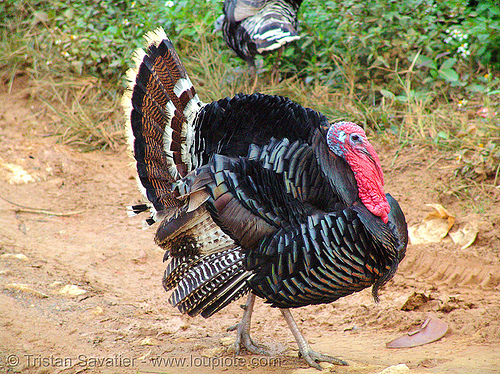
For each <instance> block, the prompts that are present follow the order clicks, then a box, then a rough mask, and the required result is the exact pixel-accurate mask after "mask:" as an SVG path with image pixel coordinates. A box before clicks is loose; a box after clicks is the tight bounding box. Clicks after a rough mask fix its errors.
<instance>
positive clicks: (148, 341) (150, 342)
mask: <svg viewBox="0 0 500 374" xmlns="http://www.w3.org/2000/svg"><path fill="white" fill-rule="evenodd" d="M139 345H158V340H156V339H155V338H152V337H151V336H147V337H145V338H144V339H142V340H141V341H140V342H139Z"/></svg>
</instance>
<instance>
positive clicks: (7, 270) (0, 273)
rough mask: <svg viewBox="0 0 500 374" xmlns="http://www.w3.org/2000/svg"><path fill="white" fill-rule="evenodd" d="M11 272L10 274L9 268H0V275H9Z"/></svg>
mask: <svg viewBox="0 0 500 374" xmlns="http://www.w3.org/2000/svg"><path fill="white" fill-rule="evenodd" d="M11 274H12V271H10V270H9V269H6V270H5V269H2V270H0V275H11Z"/></svg>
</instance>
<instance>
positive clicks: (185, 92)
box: [123, 28, 203, 221]
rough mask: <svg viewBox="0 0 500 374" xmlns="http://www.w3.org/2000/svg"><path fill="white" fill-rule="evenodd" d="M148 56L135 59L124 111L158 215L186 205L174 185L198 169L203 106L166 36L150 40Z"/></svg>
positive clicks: (142, 181)
mask: <svg viewBox="0 0 500 374" xmlns="http://www.w3.org/2000/svg"><path fill="white" fill-rule="evenodd" d="M145 38H146V40H147V44H148V46H147V49H146V51H143V50H138V51H137V52H136V54H135V59H136V64H137V67H136V69H132V70H131V71H129V72H128V74H127V77H128V79H129V91H128V92H127V93H126V94H125V95H124V99H123V107H124V109H125V113H126V115H127V121H130V123H131V126H130V129H129V144H130V146H131V149H132V151H133V153H134V157H135V159H136V161H137V171H138V178H139V189H140V190H141V192H142V193H143V194H144V196H145V197H146V198H147V199H148V200H149V201H150V202H151V203H152V205H153V206H152V209H151V210H152V212H153V218H156V220H157V221H158V220H159V219H160V218H161V217H155V215H156V213H157V212H160V211H162V210H164V209H168V208H171V207H178V206H179V205H180V203H179V202H178V201H177V199H176V198H175V197H174V196H173V195H172V193H171V184H172V182H174V181H175V180H177V179H179V178H181V177H182V176H184V175H186V174H187V173H188V172H189V171H190V170H191V169H192V167H193V161H192V156H191V154H190V150H191V146H192V143H193V139H194V135H193V133H194V130H193V128H194V127H193V126H194V125H193V123H194V119H195V117H196V113H197V112H198V110H199V109H200V108H201V106H202V105H203V104H202V103H201V101H200V100H199V98H198V95H197V94H196V91H195V89H194V87H193V85H192V83H191V81H190V80H189V77H188V75H187V73H186V70H185V69H184V67H183V65H182V63H181V62H180V59H179V56H178V55H177V53H176V52H175V50H174V47H173V45H172V43H171V42H170V40H169V39H168V38H167V36H166V35H165V32H164V31H163V30H162V29H161V28H159V29H157V30H155V31H154V32H150V33H148V34H146V36H145Z"/></svg>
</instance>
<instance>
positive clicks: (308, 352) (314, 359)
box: [280, 309, 349, 370]
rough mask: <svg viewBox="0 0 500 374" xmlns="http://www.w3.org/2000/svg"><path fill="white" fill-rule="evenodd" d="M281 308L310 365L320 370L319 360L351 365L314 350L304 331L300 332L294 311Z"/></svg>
mask: <svg viewBox="0 0 500 374" xmlns="http://www.w3.org/2000/svg"><path fill="white" fill-rule="evenodd" d="M280 310H281V314H283V317H285V321H286V323H287V324H288V327H289V328H290V331H291V332H292V334H293V336H294V338H295V340H296V341H297V345H298V346H299V352H300V355H301V356H302V357H303V358H304V359H305V360H306V361H307V363H308V364H309V365H311V366H312V367H313V368H316V369H318V370H321V366H319V362H330V363H332V364H334V365H343V366H346V365H349V364H348V363H347V362H345V361H343V360H341V359H338V358H335V357H331V356H327V355H324V354H322V353H318V352H315V351H313V350H312V349H311V347H310V346H309V344H308V343H307V341H306V339H305V338H304V336H303V335H302V333H301V332H300V330H299V327H298V326H297V323H296V322H295V320H294V319H293V317H292V313H290V310H289V309H280Z"/></svg>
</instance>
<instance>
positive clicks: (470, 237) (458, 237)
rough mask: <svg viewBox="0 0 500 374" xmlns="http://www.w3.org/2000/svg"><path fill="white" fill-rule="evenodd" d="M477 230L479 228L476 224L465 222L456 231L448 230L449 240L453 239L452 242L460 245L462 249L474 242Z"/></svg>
mask: <svg viewBox="0 0 500 374" xmlns="http://www.w3.org/2000/svg"><path fill="white" fill-rule="evenodd" d="M478 232H479V230H478V229H477V227H476V225H474V224H471V223H467V224H466V225H465V227H462V228H461V229H458V231H455V232H450V237H451V240H453V243H455V244H458V245H460V246H461V247H462V249H465V248H467V247H470V246H471V245H472V244H473V243H474V241H475V240H476V237H477V233H478Z"/></svg>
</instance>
